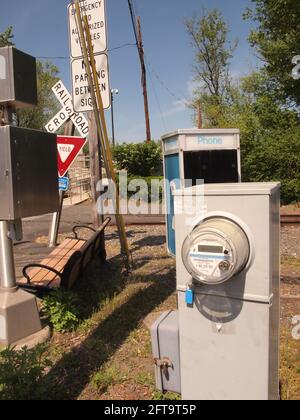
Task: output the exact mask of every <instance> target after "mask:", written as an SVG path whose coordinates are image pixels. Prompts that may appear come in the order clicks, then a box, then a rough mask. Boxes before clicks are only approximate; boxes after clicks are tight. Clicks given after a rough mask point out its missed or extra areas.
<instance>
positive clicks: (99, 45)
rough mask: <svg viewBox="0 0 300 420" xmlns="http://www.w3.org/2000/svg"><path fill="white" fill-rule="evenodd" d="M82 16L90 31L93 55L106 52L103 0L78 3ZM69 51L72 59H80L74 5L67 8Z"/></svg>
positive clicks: (82, 0) (87, 0) (85, 0)
mask: <svg viewBox="0 0 300 420" xmlns="http://www.w3.org/2000/svg"><path fill="white" fill-rule="evenodd" d="M79 6H80V11H81V14H82V15H86V16H87V18H88V23H89V27H90V31H91V37H92V43H93V47H94V54H99V53H103V52H105V51H106V50H107V35H106V15H105V0H81V1H80V2H79ZM68 14H69V31H70V49H71V56H72V58H80V57H82V52H81V45H80V37H79V32H78V27H77V22H76V18H75V16H76V10H75V5H74V4H73V3H72V4H70V5H69V7H68Z"/></svg>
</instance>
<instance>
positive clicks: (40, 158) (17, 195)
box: [0, 126, 59, 220]
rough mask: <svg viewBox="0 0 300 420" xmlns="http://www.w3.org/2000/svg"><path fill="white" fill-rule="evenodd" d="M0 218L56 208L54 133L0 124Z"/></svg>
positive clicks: (52, 210) (34, 213) (33, 214)
mask: <svg viewBox="0 0 300 420" xmlns="http://www.w3.org/2000/svg"><path fill="white" fill-rule="evenodd" d="M0 197H1V199H0V220H17V219H21V218H24V217H32V216H37V215H41V214H46V213H52V212H55V211H57V210H58V205H59V193H58V171H57V142H56V135H55V134H49V133H44V132H41V131H36V130H27V129H24V128H17V127H11V126H4V127H0Z"/></svg>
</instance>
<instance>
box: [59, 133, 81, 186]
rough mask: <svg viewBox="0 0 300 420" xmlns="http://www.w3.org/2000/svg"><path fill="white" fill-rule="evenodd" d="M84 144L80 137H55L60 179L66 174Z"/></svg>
mask: <svg viewBox="0 0 300 420" xmlns="http://www.w3.org/2000/svg"><path fill="white" fill-rule="evenodd" d="M85 143H86V140H85V139H83V138H81V137H70V136H57V151H58V173H59V176H60V177H61V178H62V177H64V176H65V174H66V173H67V172H68V170H69V169H70V167H71V165H72V164H73V162H74V160H75V159H76V157H77V156H78V154H79V153H80V151H81V149H82V148H83V146H84V145H85Z"/></svg>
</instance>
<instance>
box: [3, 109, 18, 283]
mask: <svg viewBox="0 0 300 420" xmlns="http://www.w3.org/2000/svg"><path fill="white" fill-rule="evenodd" d="M2 112H3V120H2V121H0V126H1V125H6V124H10V123H11V121H12V110H11V109H10V108H8V107H7V106H6V105H4V106H3V111H2ZM16 285H17V282H16V274H15V262H14V251H13V242H12V240H11V239H10V224H9V222H7V221H4V220H1V221H0V287H1V289H13V288H15V287H16Z"/></svg>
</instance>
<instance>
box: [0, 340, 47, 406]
mask: <svg viewBox="0 0 300 420" xmlns="http://www.w3.org/2000/svg"><path fill="white" fill-rule="evenodd" d="M45 351H46V347H45V346H42V345H40V346H37V347H36V348H34V349H28V348H26V347H24V348H23V349H22V350H21V351H18V352H17V351H15V350H14V349H13V348H8V349H5V350H3V351H1V352H0V400H34V399H38V398H40V397H41V396H42V392H43V390H42V387H41V386H40V384H39V382H40V380H41V379H42V376H43V373H44V371H45V369H47V368H49V367H51V365H52V364H51V362H50V361H49V360H48V359H47V358H46V357H45V356H44V353H45Z"/></svg>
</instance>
